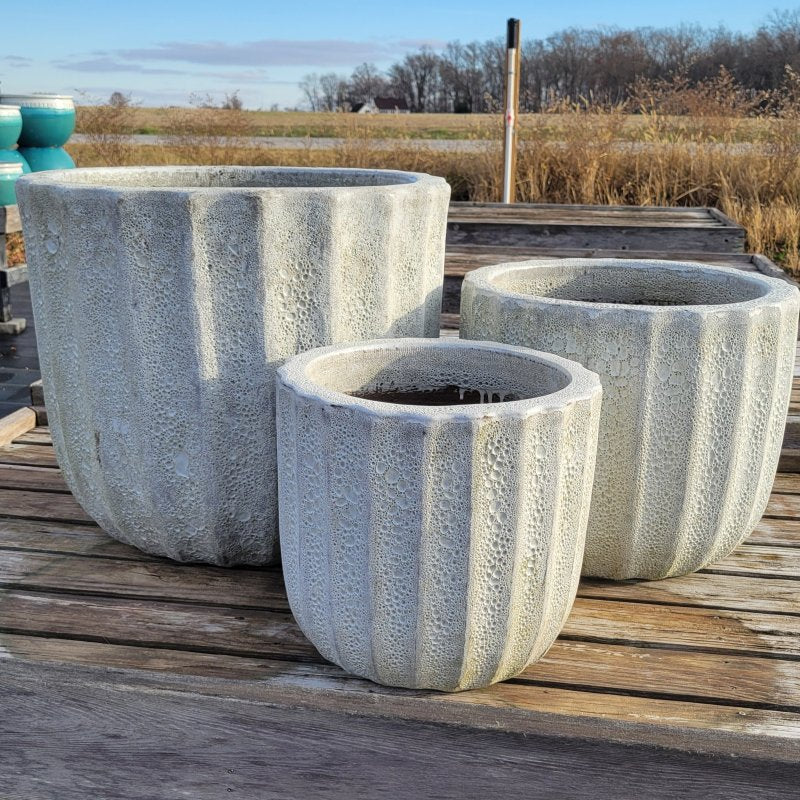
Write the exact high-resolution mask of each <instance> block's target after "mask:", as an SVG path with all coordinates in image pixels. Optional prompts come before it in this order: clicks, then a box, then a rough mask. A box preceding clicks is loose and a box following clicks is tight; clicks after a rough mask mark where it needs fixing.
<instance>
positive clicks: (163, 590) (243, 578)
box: [0, 550, 288, 609]
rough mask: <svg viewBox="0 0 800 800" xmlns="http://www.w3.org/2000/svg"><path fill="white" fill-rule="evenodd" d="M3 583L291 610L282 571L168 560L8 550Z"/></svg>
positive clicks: (0, 565) (0, 570) (0, 573)
mask: <svg viewBox="0 0 800 800" xmlns="http://www.w3.org/2000/svg"><path fill="white" fill-rule="evenodd" d="M0 584H2V585H5V586H23V587H26V588H31V589H33V588H35V589H42V590H52V591H70V592H82V593H88V594H107V595H114V596H117V597H127V598H132V597H140V598H150V599H152V600H159V599H168V600H177V601H184V602H201V603H213V604H226V605H229V606H231V607H232V608H233V607H236V608H240V607H258V608H277V609H287V608H288V603H287V601H286V592H285V590H284V586H283V578H282V577H281V573H280V571H279V570H277V569H225V568H223V567H208V566H197V565H182V564H175V563H173V562H171V561H167V560H166V559H160V560H153V561H141V562H138V561H131V560H127V559H125V560H123V559H113V558H107V559H103V563H102V568H99V567H98V564H97V563H96V561H95V560H94V559H87V558H84V557H81V556H72V555H60V554H59V555H52V554H46V553H38V552H29V551H22V550H6V551H4V552H3V555H2V558H0Z"/></svg>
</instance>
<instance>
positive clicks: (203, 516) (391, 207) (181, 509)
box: [18, 167, 450, 565]
mask: <svg viewBox="0 0 800 800" xmlns="http://www.w3.org/2000/svg"><path fill="white" fill-rule="evenodd" d="M18 192H19V204H20V211H21V214H22V221H23V227H24V232H25V241H26V245H27V252H28V265H29V268H30V281H31V290H32V295H33V310H34V316H35V318H36V328H37V335H38V338H39V352H40V359H41V365H42V378H43V382H44V390H45V395H46V399H47V405H48V414H49V419H50V424H51V428H52V432H53V441H54V444H55V448H56V453H57V455H58V460H59V463H60V464H61V467H62V469H63V471H64V477H65V479H66V481H67V483H68V485H69V487H70V489H71V490H72V491H73V493H74V494H75V496H76V497H77V499H78V501H79V502H80V503H81V505H83V507H84V508H85V509H86V510H87V512H88V513H89V514H90V515H91V516H92V517H93V518H94V519H96V520H97V522H98V523H99V524H100V525H101V526H102V527H103V528H104V529H105V530H107V531H108V532H109V533H110V534H111V535H112V536H115V537H116V538H118V539H121V540H122V541H124V542H128V543H130V544H134V545H136V546H137V547H140V548H142V549H143V550H146V551H148V552H151V553H156V554H159V555H165V556H169V557H170V558H175V559H179V560H183V561H207V562H211V563H214V564H222V565H232V564H263V563H267V562H269V561H271V560H273V558H274V557H275V555H276V554H277V477H276V472H275V470H276V465H275V423H274V392H275V369H276V368H277V367H278V366H279V365H280V364H281V363H282V362H283V361H284V360H285V359H286V358H287V357H288V356H291V355H294V354H295V353H297V352H300V351H303V350H306V349H308V348H311V347H315V346H317V345H322V344H329V343H333V342H340V341H351V340H354V339H368V338H375V337H381V336H436V335H438V330H439V309H440V303H441V287H442V271H443V264H444V234H445V223H446V216H447V202H448V198H449V194H450V189H449V187H448V185H447V184H446V183H445V181H444V180H442V179H441V178H434V177H431V176H428V175H419V174H415V173H404V172H386V171H368V170H343V169H319V170H314V169H292V168H271V167H259V168H255V167H142V168H139V167H137V168H130V169H91V170H76V171H70V172H47V173H42V174H40V175H36V176H31V177H28V178H27V179H26V180H24V181H21V182H20V183H19V189H18Z"/></svg>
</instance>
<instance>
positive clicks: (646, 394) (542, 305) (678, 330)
mask: <svg viewBox="0 0 800 800" xmlns="http://www.w3.org/2000/svg"><path fill="white" fill-rule="evenodd" d="M461 314H462V317H461V319H462V329H461V330H462V336H464V337H465V338H472V339H495V340H497V341H502V342H509V343H512V344H517V345H524V346H527V347H534V348H537V349H540V350H545V351H548V352H552V353H557V354H559V355H562V356H564V357H566V358H572V359H575V360H576V361H579V362H581V363H582V364H583V365H584V366H586V367H587V368H589V369H591V370H593V371H595V372H597V373H598V374H599V375H600V379H601V381H602V383H603V412H602V420H601V424H600V441H599V445H598V454H597V468H596V472H595V484H594V493H593V499H592V511H591V516H590V519H589V532H588V534H587V542H586V556H585V561H584V567H583V573H584V574H585V575H593V576H599V577H606V578H615V579H624V578H637V577H638V578H664V577H667V576H669V575H681V574H685V573H687V572H692V571H694V570H697V569H700V568H701V567H703V566H704V565H706V564H708V563H710V562H712V561H715V560H717V559H719V558H722V557H723V556H726V555H727V554H728V553H730V552H731V551H732V550H733V549H734V548H735V547H736V546H737V545H738V544H739V543H740V542H741V541H742V540H743V539H744V538H745V537H746V536H747V535H748V534H749V533H750V532H751V531H752V529H753V527H754V526H755V524H756V522H757V521H758V519H759V518H760V517H761V515H762V513H763V511H764V508H765V506H766V503H767V498H768V496H769V492H770V487H771V486H772V479H773V477H774V474H775V469H776V467H777V464H778V457H779V455H780V447H781V439H782V436H783V428H784V425H785V422H786V410H787V405H788V401H789V392H790V387H791V380H792V366H793V362H794V348H795V336H796V332H797V314H798V292H797V289H795V288H794V287H793V286H791V285H789V284H788V283H786V282H784V281H781V280H777V279H774V278H767V277H765V276H763V275H757V274H754V273H743V272H739V271H736V270H726V269H724V268H717V267H709V266H704V265H701V264H684V263H677V262H669V261H639V262H637V261H628V260H613V259H608V260H603V259H600V260H593V259H571V260H563V261H538V262H537V261H529V262H519V263H515V264H500V265H497V266H493V267H486V268H483V269H479V270H476V271H475V272H472V273H470V274H469V275H468V276H467V278H466V279H465V281H464V288H463V294H462V302H461Z"/></svg>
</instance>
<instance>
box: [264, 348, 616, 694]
mask: <svg viewBox="0 0 800 800" xmlns="http://www.w3.org/2000/svg"><path fill="white" fill-rule="evenodd" d="M448 385H450V386H456V387H459V388H461V389H472V390H478V391H479V392H480V393H481V394H482V397H483V398H484V399H488V398H490V397H491V398H494V399H495V400H497V399H498V398H499V397H502V396H505V397H508V396H512V397H520V398H524V399H518V400H514V401H513V402H493V403H490V404H486V403H481V404H477V403H475V404H471V405H449V406H438V407H437V406H430V405H402V404H395V403H389V402H377V401H375V400H371V399H362V398H358V397H353V396H352V395H351V394H349V392H363V391H365V390H366V391H370V390H374V389H375V388H376V387H383V388H387V387H394V388H395V389H396V390H397V389H406V390H413V389H415V388H432V387H439V386H448ZM600 401H601V389H600V383H599V380H598V378H597V376H596V375H594V374H592V373H590V372H588V371H587V370H584V369H583V368H582V367H581V366H580V365H578V364H575V363H573V362H570V361H566V360H564V359H561V358H558V357H556V356H551V355H547V354H544V353H535V352H532V351H529V350H524V349H522V348H515V347H508V346H505V345H498V344H495V343H491V342H463V341H459V340H457V339H440V340H424V339H417V340H395V341H389V342H373V343H369V344H365V345H350V346H344V347H338V348H337V347H332V348H323V349H319V350H314V351H312V352H310V353H306V354H304V355H301V356H297V357H296V358H294V359H292V360H291V361H290V362H288V363H287V364H286V365H285V366H284V367H282V368H281V369H280V370H279V371H278V453H279V464H280V509H281V526H280V528H281V552H282V556H283V570H284V577H285V580H286V588H287V592H288V595H289V603H290V605H291V608H292V612H293V613H294V615H295V618H296V619H297V622H298V624H299V625H300V627H301V628H302V629H303V632H304V633H305V634H306V636H308V637H309V639H311V641H312V642H313V643H314V645H315V646H316V647H317V648H318V649H319V651H320V652H321V653H322V655H323V656H325V658H327V659H329V660H331V661H334V662H335V663H337V664H339V665H340V666H342V667H343V668H344V669H347V670H349V671H350V672H353V673H355V674H357V675H361V676H363V677H366V678H369V679H371V680H374V681H377V682H379V683H384V684H388V685H392V686H406V687H416V688H434V689H444V690H459V689H468V688H472V687H477V686H485V685H487V684H490V683H493V682H495V681H499V680H503V679H505V678H508V677H511V676H512V675H516V674H517V673H519V672H520V671H521V670H522V669H524V668H525V666H526V665H527V664H528V663H530V662H531V661H534V660H536V659H537V658H539V657H540V656H541V655H542V654H543V653H544V652H545V651H546V650H547V649H548V648H549V647H550V645H551V644H552V642H553V640H554V639H555V638H556V636H557V635H558V633H559V631H560V630H561V627H562V625H563V623H564V620H565V619H566V617H567V614H568V613H569V610H570V608H571V606H572V601H573V599H574V597H575V591H576V589H577V584H578V577H579V573H580V565H581V558H582V555H583V544H584V537H585V532H586V521H587V516H588V509H589V501H590V493H591V485H592V477H593V471H594V457H595V450H596V442H597V426H598V422H599V415H600Z"/></svg>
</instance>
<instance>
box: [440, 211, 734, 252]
mask: <svg viewBox="0 0 800 800" xmlns="http://www.w3.org/2000/svg"><path fill="white" fill-rule="evenodd" d="M447 243H448V245H463V244H473V245H523V246H539V247H542V246H547V247H551V248H560V249H564V248H596V247H602V248H605V249H616V250H660V251H662V252H675V251H679V250H683V251H691V252H703V251H705V252H716V253H740V252H742V250H744V243H745V231H744V228H742V226H741V225H738V224H737V223H736V222H734V221H733V220H732V219H731V218H730V217H728V216H726V215H725V214H723V213H722V212H721V211H718V210H717V209H716V208H667V207H658V206H587V205H557V204H550V203H514V204H512V205H504V204H503V203H464V202H454V203H451V204H450V213H449V215H448V218H447Z"/></svg>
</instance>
